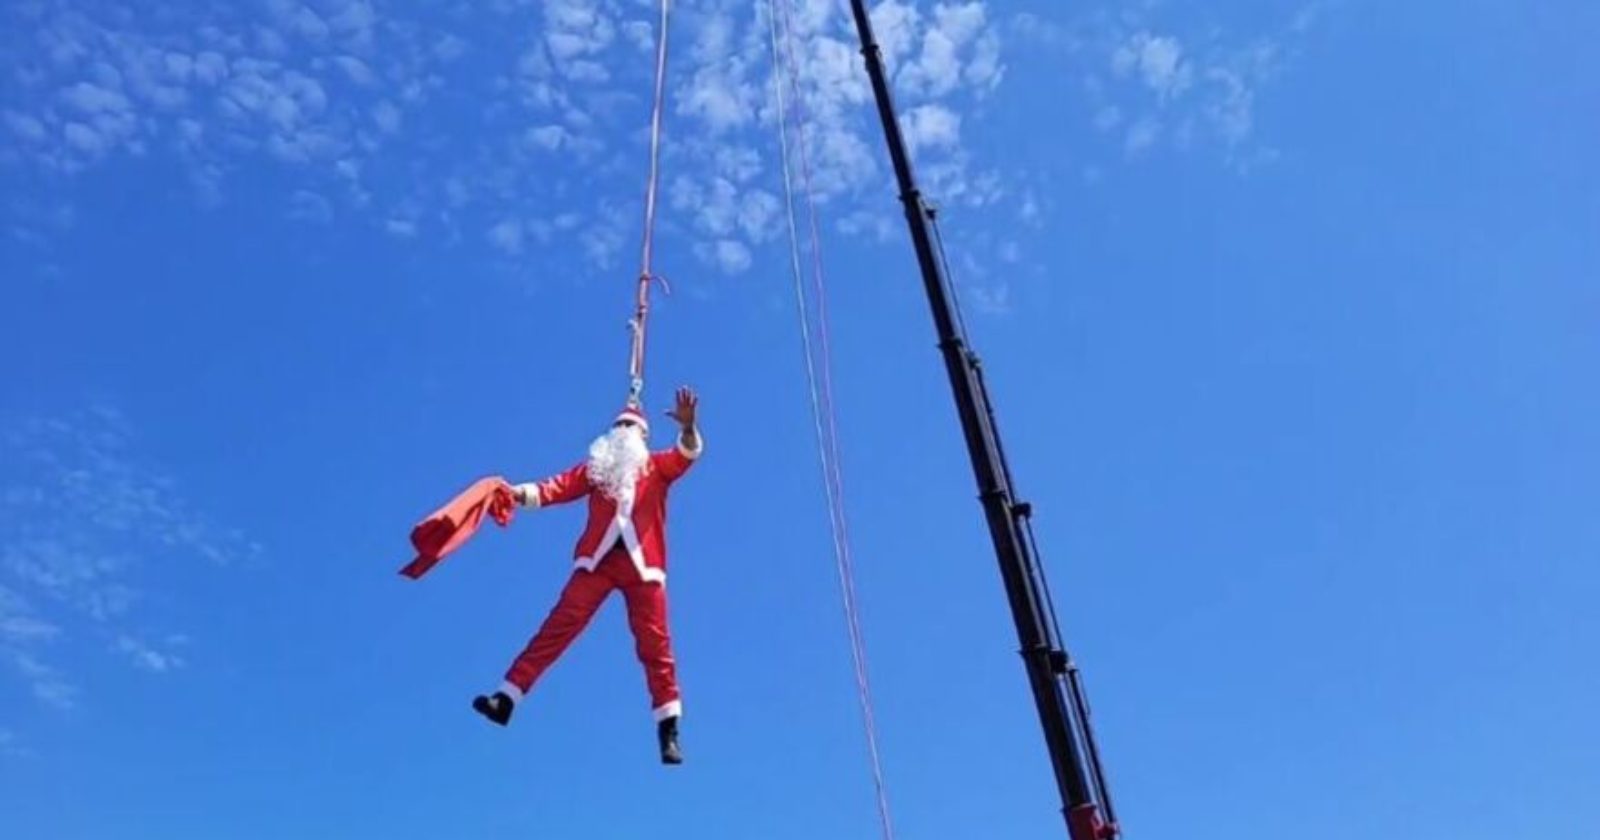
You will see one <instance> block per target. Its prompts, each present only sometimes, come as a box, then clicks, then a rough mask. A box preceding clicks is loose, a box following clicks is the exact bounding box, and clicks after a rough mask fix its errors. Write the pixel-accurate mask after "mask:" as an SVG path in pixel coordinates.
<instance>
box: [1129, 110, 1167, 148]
mask: <svg viewBox="0 0 1600 840" xmlns="http://www.w3.org/2000/svg"><path fill="white" fill-rule="evenodd" d="M1160 135H1161V124H1160V123H1158V122H1156V121H1155V120H1154V119H1152V118H1150V117H1140V118H1139V119H1138V120H1137V121H1136V122H1134V123H1133V124H1132V125H1131V126H1129V127H1128V134H1127V138H1126V140H1125V141H1124V144H1123V145H1124V147H1125V148H1126V149H1127V150H1128V152H1129V153H1130V154H1137V153H1139V152H1142V151H1144V150H1146V149H1148V148H1150V147H1151V146H1154V145H1155V143H1156V139H1157V138H1158V137H1160Z"/></svg>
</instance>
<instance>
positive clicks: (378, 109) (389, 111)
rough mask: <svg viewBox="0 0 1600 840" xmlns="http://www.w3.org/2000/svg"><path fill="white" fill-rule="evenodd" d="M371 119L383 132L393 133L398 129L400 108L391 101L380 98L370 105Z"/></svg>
mask: <svg viewBox="0 0 1600 840" xmlns="http://www.w3.org/2000/svg"><path fill="white" fill-rule="evenodd" d="M372 121H373V122H374V123H376V124H377V126H378V128H379V129H380V130H381V131H383V132H384V133H385V134H393V133H395V132H397V131H399V130H400V109H399V108H398V107H396V106H395V104H394V103H393V102H390V101H389V100H387V99H385V100H382V101H381V102H379V103H378V104H376V105H374V106H372Z"/></svg>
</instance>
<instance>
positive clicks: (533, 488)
mask: <svg viewBox="0 0 1600 840" xmlns="http://www.w3.org/2000/svg"><path fill="white" fill-rule="evenodd" d="M517 489H518V490H521V491H522V506H523V507H527V508H536V507H538V506H539V485H538V484H537V483H534V482H528V483H527V484H518V485H517Z"/></svg>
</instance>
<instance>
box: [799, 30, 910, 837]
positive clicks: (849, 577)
mask: <svg viewBox="0 0 1600 840" xmlns="http://www.w3.org/2000/svg"><path fill="white" fill-rule="evenodd" d="M778 2H782V0H773V2H769V4H768V12H769V14H768V24H769V29H770V34H771V41H772V57H773V68H774V72H773V89H774V93H775V94H776V98H777V105H778V119H779V125H778V138H779V146H780V150H781V153H782V159H783V188H784V197H785V204H784V207H785V210H786V213H787V220H788V226H789V246H790V265H791V270H792V272H793V276H794V282H795V300H796V306H797V310H798V312H799V315H800V334H801V340H802V343H803V346H804V350H805V357H806V379H807V384H808V386H809V388H808V391H809V395H810V398H811V410H812V423H813V426H814V429H815V432H816V435H817V443H818V456H819V458H820V460H821V461H822V468H823V475H824V494H825V496H826V498H827V502H828V512H829V519H830V524H831V525H832V532H833V542H834V557H835V567H836V569H837V571H838V574H839V582H840V590H841V592H842V594H843V598H844V611H845V616H846V625H847V628H848V631H849V637H850V651H851V659H852V661H853V663H854V666H855V677H856V690H857V697H858V699H859V701H860V703H861V711H862V717H863V722H864V726H865V729H866V736H867V749H868V754H869V757H870V760H871V766H872V776H873V783H874V786H875V789H876V792H877V805H878V816H879V820H880V822H881V824H882V829H883V836H884V838H885V840H892V838H893V837H894V829H893V824H892V821H891V819H890V816H889V801H888V794H887V790H886V786H885V784H884V780H883V767H882V761H881V759H880V756H879V751H878V739H877V724H876V721H875V718H874V715H873V711H872V692H871V686H870V682H869V680H868V678H867V670H866V651H865V643H864V642H863V636H862V633H861V627H860V618H859V615H858V610H857V607H856V596H855V585H854V582H853V577H854V574H853V564H852V562H851V559H850V548H849V534H848V527H847V525H846V520H845V514H844V504H843V495H844V490H843V481H842V479H841V477H840V470H839V465H838V425H837V421H836V418H835V412H834V409H833V393H832V377H831V375H830V373H829V368H830V367H831V364H830V360H831V352H830V347H829V341H828V330H827V320H826V304H825V299H826V298H825V294H824V290H823V282H822V259H821V237H820V235H819V233H818V231H817V221H816V219H817V214H816V204H815V200H814V198H813V196H812V193H813V190H812V183H811V173H810V162H809V156H808V154H807V151H806V143H805V131H804V123H803V121H801V119H800V118H797V120H796V121H797V125H796V129H795V131H796V134H797V136H798V145H799V148H800V158H801V168H802V173H803V176H804V186H805V192H806V198H807V202H808V206H809V208H810V211H811V213H810V221H811V229H810V233H811V247H812V263H813V266H814V267H815V276H814V280H815V284H816V287H817V306H818V310H819V313H820V319H821V324H820V327H819V330H818V331H819V335H820V339H821V346H822V356H823V364H822V381H823V385H822V391H823V396H822V397H820V398H819V395H818V387H817V379H818V377H817V365H816V364H815V363H814V361H813V354H814V349H813V347H812V343H811V337H810V334H811V325H810V321H809V318H808V317H807V311H808V310H807V306H806V299H805V284H804V281H803V280H802V279H801V268H800V251H799V238H800V237H799V234H798V231H797V230H796V223H795V213H794V187H793V183H792V180H791V178H790V169H791V164H790V161H789V142H788V131H789V121H788V116H787V109H786V107H785V102H784V96H783V83H782V81H781V79H780V78H779V73H778V70H779V68H780V67H781V66H782V64H783V61H782V59H781V57H780V55H779V51H778V19H777V18H778V14H777V12H778V10H777V8H776V5H777V3H778ZM783 15H784V20H783V24H784V26H783V28H784V32H785V35H786V39H785V44H786V51H787V53H788V57H789V71H790V74H789V81H790V84H791V86H792V88H793V90H794V93H795V100H796V108H800V107H802V106H801V104H800V103H801V102H802V99H801V97H800V92H799V82H798V80H797V76H796V70H795V66H796V65H795V63H794V44H793V42H794V32H793V29H792V28H791V26H790V19H789V16H788V9H787V6H786V5H785V7H784V9H783ZM824 404H825V405H826V406H827V409H826V411H824V410H823V405H824ZM824 416H826V417H827V421H828V422H827V432H826V433H825V432H824V426H823V420H822V418H823V417H824Z"/></svg>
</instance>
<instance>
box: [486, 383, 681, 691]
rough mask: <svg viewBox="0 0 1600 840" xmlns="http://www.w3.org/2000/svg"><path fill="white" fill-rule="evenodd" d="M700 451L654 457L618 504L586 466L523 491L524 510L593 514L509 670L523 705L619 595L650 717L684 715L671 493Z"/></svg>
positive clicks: (508, 686) (508, 680)
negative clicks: (670, 576)
mask: <svg viewBox="0 0 1600 840" xmlns="http://www.w3.org/2000/svg"><path fill="white" fill-rule="evenodd" d="M623 417H625V418H626V419H629V420H632V421H633V422H636V423H638V424H640V425H641V426H642V425H644V418H643V417H642V416H639V415H638V414H637V413H635V412H632V411H625V412H624V413H623ZM619 419H622V418H619ZM703 448H704V446H703V443H702V442H701V440H700V439H699V436H698V435H696V440H695V446H694V448H692V449H691V448H689V447H687V446H686V445H684V443H683V441H682V440H681V439H680V440H679V441H678V442H677V444H676V445H674V446H673V447H671V448H669V449H666V450H662V451H658V452H652V453H649V457H648V459H647V460H646V461H645V462H644V463H643V465H642V466H641V468H640V471H639V474H638V476H637V478H636V479H635V480H634V483H633V486H632V487H633V492H632V493H631V494H629V493H626V492H623V493H620V494H619V495H620V496H621V498H620V499H618V498H613V497H612V495H610V494H609V493H608V492H605V490H604V489H603V488H602V487H599V486H596V482H594V481H591V477H590V475H589V470H590V467H589V464H588V463H587V462H586V463H581V464H578V465H577V466H574V467H572V468H571V469H569V470H567V471H566V472H563V473H560V474H558V475H555V476H551V477H549V478H546V479H544V480H543V481H538V482H531V483H528V484H522V485H519V489H520V490H522V491H523V504H524V505H525V506H527V507H531V508H543V507H549V506H552V505H561V504H567V503H569V502H575V501H577V500H579V499H583V498H587V499H588V501H589V505H588V507H589V511H588V519H587V522H586V523H585V526H584V529H583V533H582V534H581V535H580V536H579V537H578V541H577V544H576V545H575V546H574V547H573V566H574V569H573V572H572V577H571V578H570V579H569V580H568V581H567V584H566V586H565V587H564V588H563V589H562V592H561V596H560V598H559V599H558V600H557V602H556V605H555V607H554V608H552V609H551V611H550V613H549V615H548V616H547V617H546V618H545V620H544V623H543V624H542V625H541V626H540V627H539V630H538V631H537V632H536V633H535V634H534V635H533V638H532V639H530V640H529V641H528V644H527V647H526V648H524V649H523V651H522V653H521V654H520V655H518V656H517V658H516V660H515V661H514V662H513V663H512V665H511V667H510V669H509V670H508V671H507V672H506V676H505V684H504V685H502V686H501V689H500V690H501V691H504V692H505V693H506V694H507V695H508V696H510V697H511V698H512V700H513V701H518V700H521V698H522V697H523V695H525V694H526V693H527V692H528V691H529V690H530V689H531V688H532V687H533V684H534V683H535V682H536V681H537V680H538V679H539V677H540V676H541V675H543V674H544V672H545V671H546V670H547V669H548V668H549V667H550V666H551V665H552V664H553V663H554V662H555V661H556V659H558V658H559V657H560V656H561V654H562V653H563V652H564V651H565V650H566V649H567V646H568V645H570V644H571V643H572V641H573V640H574V639H576V638H577V637H578V634H579V633H581V632H582V631H583V629H584V628H585V627H586V626H587V625H588V623H589V619H591V618H592V617H593V616H594V614H595V611H596V610H598V609H599V608H600V605H601V604H602V603H604V601H605V599H606V598H607V597H608V596H609V595H610V594H611V592H612V590H621V591H622V595H623V598H624V600H625V601H626V603H627V609H628V626H629V629H631V630H632V632H633V637H634V643H635V653H636V654H637V656H638V658H639V662H640V664H641V665H642V666H643V667H644V672H645V681H646V684H647V686H648V687H649V691H650V700H651V705H652V713H653V714H654V716H655V719H656V720H657V721H661V720H663V719H666V718H669V717H678V716H680V715H681V714H682V710H683V704H682V699H681V696H680V694H679V691H678V680H677V669H676V664H675V662H674V660H673V656H672V640H671V636H670V634H669V632H668V624H667V594H666V579H667V495H668V491H669V490H670V489H671V487H672V485H673V483H674V482H676V481H677V480H678V479H679V478H682V477H683V475H684V474H685V473H687V472H688V471H689V468H690V467H691V466H692V465H693V464H694V463H695V460H696V459H697V458H699V457H700V453H701V451H702V449H703Z"/></svg>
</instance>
